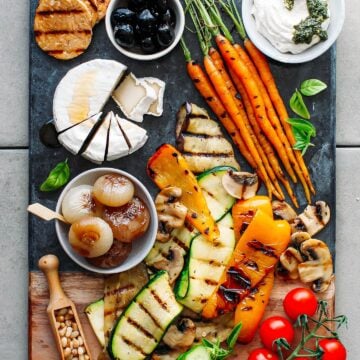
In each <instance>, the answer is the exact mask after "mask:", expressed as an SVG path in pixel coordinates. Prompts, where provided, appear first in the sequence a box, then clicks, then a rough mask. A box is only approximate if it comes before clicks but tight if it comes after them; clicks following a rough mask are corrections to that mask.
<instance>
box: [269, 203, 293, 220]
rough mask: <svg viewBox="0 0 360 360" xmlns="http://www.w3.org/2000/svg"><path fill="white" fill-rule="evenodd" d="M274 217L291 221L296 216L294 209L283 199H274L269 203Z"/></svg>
mask: <svg viewBox="0 0 360 360" xmlns="http://www.w3.org/2000/svg"><path fill="white" fill-rule="evenodd" d="M271 206H272V209H273V212H274V215H275V217H278V218H280V219H283V220H286V221H289V222H290V221H292V220H294V219H295V218H296V216H297V214H296V212H295V210H294V209H293V208H292V207H291V206H290V205H289V204H288V203H287V202H285V201H280V200H274V201H273V202H272V203H271Z"/></svg>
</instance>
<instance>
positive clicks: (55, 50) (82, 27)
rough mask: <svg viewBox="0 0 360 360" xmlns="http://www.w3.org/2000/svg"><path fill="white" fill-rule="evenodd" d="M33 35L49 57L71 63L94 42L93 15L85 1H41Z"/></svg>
mask: <svg viewBox="0 0 360 360" xmlns="http://www.w3.org/2000/svg"><path fill="white" fill-rule="evenodd" d="M34 32H35V39H36V42H37V44H38V45H39V47H40V48H41V49H42V50H43V51H45V52H46V53H47V54H48V55H50V56H53V57H55V58H57V59H62V60H68V59H72V58H74V57H77V56H79V55H80V54H82V53H83V52H84V51H85V50H86V49H87V48H88V46H89V44H90V42H91V38H92V22H91V12H90V10H89V8H88V7H87V6H86V5H85V3H84V2H83V1H82V0H40V2H39V5H38V7H37V9H36V15H35V20H34Z"/></svg>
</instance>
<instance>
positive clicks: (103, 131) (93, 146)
mask: <svg viewBox="0 0 360 360" xmlns="http://www.w3.org/2000/svg"><path fill="white" fill-rule="evenodd" d="M110 119H111V114H110V113H108V114H107V115H106V117H105V119H104V120H103V122H102V124H101V125H100V126H99V128H98V129H97V130H96V132H95V134H94V135H93V138H92V139H91V140H90V143H89V145H88V146H87V147H86V149H85V151H84V152H83V153H82V154H81V156H83V157H84V158H85V159H88V160H90V161H92V162H93V163H95V164H101V163H102V162H103V161H105V152H106V144H107V140H108V131H109V126H110Z"/></svg>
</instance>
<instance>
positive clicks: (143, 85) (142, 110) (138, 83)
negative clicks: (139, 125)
mask: <svg viewBox="0 0 360 360" xmlns="http://www.w3.org/2000/svg"><path fill="white" fill-rule="evenodd" d="M112 97H113V99H114V101H115V102H116V103H117V104H118V106H119V107H120V109H121V111H122V112H123V113H124V115H125V116H126V117H127V118H128V119H130V120H133V121H137V122H142V121H143V120H144V115H145V114H146V113H147V112H148V110H149V107H150V105H151V104H152V103H153V102H154V101H155V100H156V99H157V95H156V91H155V90H154V89H153V87H152V86H150V84H149V83H148V82H147V81H146V80H144V79H137V78H136V77H135V75H134V74H133V73H130V74H129V75H128V76H126V78H125V79H124V80H123V81H122V82H121V83H120V85H119V86H118V87H117V88H116V89H115V91H114V92H113V94H112Z"/></svg>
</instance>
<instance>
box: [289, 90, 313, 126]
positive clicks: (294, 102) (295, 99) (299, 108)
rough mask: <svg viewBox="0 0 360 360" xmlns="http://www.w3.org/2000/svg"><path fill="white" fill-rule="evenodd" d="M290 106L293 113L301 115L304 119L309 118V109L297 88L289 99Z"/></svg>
mask: <svg viewBox="0 0 360 360" xmlns="http://www.w3.org/2000/svg"><path fill="white" fill-rule="evenodd" d="M290 108H291V110H292V111H293V112H294V113H295V114H297V115H299V116H301V117H303V118H304V119H308V120H309V119H310V113H309V110H308V108H307V107H306V105H305V103H304V99H303V97H302V95H301V93H300V91H299V90H298V89H296V90H295V92H294V94H293V96H292V97H291V99H290Z"/></svg>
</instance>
